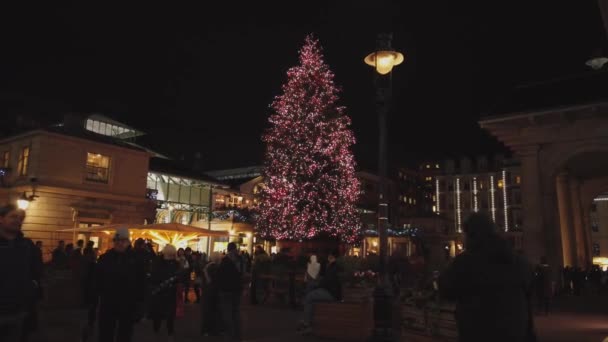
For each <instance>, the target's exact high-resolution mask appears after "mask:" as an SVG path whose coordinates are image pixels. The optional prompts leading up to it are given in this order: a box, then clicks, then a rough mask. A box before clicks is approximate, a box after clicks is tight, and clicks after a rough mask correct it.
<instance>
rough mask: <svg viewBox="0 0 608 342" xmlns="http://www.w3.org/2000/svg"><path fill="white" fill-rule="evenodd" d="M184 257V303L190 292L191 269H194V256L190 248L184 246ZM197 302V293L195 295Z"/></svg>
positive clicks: (187, 301) (186, 301)
mask: <svg viewBox="0 0 608 342" xmlns="http://www.w3.org/2000/svg"><path fill="white" fill-rule="evenodd" d="M184 258H185V259H186V264H185V265H184V267H185V269H184V271H185V272H184V280H183V284H184V303H189V302H190V300H188V294H189V293H190V285H191V284H192V271H193V269H194V260H193V259H194V258H193V256H192V248H190V247H186V249H185V250H184ZM196 298H197V302H198V299H199V298H198V295H197V296H196Z"/></svg>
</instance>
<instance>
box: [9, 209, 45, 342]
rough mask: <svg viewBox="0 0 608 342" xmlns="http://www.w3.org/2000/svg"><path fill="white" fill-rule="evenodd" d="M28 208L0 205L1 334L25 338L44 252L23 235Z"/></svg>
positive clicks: (11, 340)
mask: <svg viewBox="0 0 608 342" xmlns="http://www.w3.org/2000/svg"><path fill="white" fill-rule="evenodd" d="M24 219H25V212H24V211H23V210H20V209H18V208H17V207H15V206H14V205H6V206H3V207H0V336H1V337H2V341H7V342H18V341H22V339H23V340H25V336H23V334H27V332H28V331H27V330H28V329H27V327H26V329H24V327H23V324H24V320H25V318H26V316H27V314H28V312H29V311H31V310H32V308H33V306H34V302H35V300H36V297H37V293H38V287H39V283H40V277H41V274H42V255H41V253H40V251H39V250H38V249H37V248H36V246H35V245H34V243H33V242H32V241H31V240H30V239H26V238H24V237H23V234H22V233H21V224H22V223H23V220H24Z"/></svg>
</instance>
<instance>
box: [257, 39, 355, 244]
mask: <svg viewBox="0 0 608 342" xmlns="http://www.w3.org/2000/svg"><path fill="white" fill-rule="evenodd" d="M333 79H334V75H333V73H332V72H331V71H330V70H329V67H328V66H327V64H325V63H324V61H323V55H322V52H321V47H320V46H319V42H318V41H317V40H316V39H314V38H313V37H311V36H308V37H307V38H306V41H305V44H304V46H303V47H302V49H301V50H300V64H299V65H298V66H295V67H293V68H291V69H289V71H288V72H287V83H285V84H284V85H283V87H282V89H283V94H282V95H280V96H277V97H276V98H275V100H274V102H273V103H272V105H271V108H272V109H273V114H272V115H271V116H270V119H269V122H270V128H269V129H268V131H267V132H266V133H265V135H264V137H263V141H264V142H265V143H266V156H265V188H264V189H263V191H262V200H261V203H260V206H259V218H258V221H257V226H258V230H259V231H260V232H262V233H263V234H264V235H266V236H267V237H273V238H276V239H278V240H301V239H311V238H315V237H319V236H330V237H336V238H340V239H341V240H342V241H344V242H349V243H352V242H354V241H355V240H356V239H357V238H358V236H359V231H360V223H359V217H358V214H357V210H356V202H357V199H358V196H359V181H358V180H357V178H356V176H355V161H354V157H353V153H352V151H351V147H352V145H353V144H354V143H355V138H354V135H353V132H352V131H351V130H350V118H349V117H348V116H346V115H345V113H344V109H345V108H344V107H341V106H338V105H337V104H336V102H337V101H338V93H339V90H338V88H337V87H336V86H335V85H334V81H333Z"/></svg>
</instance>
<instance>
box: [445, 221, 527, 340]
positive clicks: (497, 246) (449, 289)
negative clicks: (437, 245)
mask: <svg viewBox="0 0 608 342" xmlns="http://www.w3.org/2000/svg"><path fill="white" fill-rule="evenodd" d="M464 233H465V247H466V249H465V251H464V252H463V253H461V254H459V255H458V256H457V257H456V258H454V260H453V262H452V264H451V265H449V266H448V268H447V269H446V270H445V271H444V272H443V273H442V274H441V275H440V277H439V295H440V296H441V298H442V299H446V300H454V301H456V322H457V326H458V334H459V341H509V342H528V341H536V336H535V332H534V325H533V316H532V303H531V295H532V284H533V269H532V266H531V265H530V264H529V263H528V262H527V261H526V260H525V259H524V258H523V256H521V255H518V254H516V253H514V252H513V250H512V248H511V246H510V245H509V244H508V242H507V241H505V240H504V239H503V238H502V237H500V235H499V234H498V233H497V229H496V226H495V225H494V222H493V221H492V220H491V219H490V218H489V217H488V216H487V215H485V214H481V213H475V214H472V215H471V216H470V217H469V218H468V219H467V220H466V221H465V224H464Z"/></svg>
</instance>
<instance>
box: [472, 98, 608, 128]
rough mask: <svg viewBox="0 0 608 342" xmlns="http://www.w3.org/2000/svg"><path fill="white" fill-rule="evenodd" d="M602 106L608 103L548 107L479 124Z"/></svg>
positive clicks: (502, 116)
mask: <svg viewBox="0 0 608 342" xmlns="http://www.w3.org/2000/svg"><path fill="white" fill-rule="evenodd" d="M601 106H608V101H600V102H592V103H586V104H580V105H566V106H558V107H546V108H544V109H539V110H527V111H520V112H513V113H508V114H501V115H495V116H489V117H487V118H485V119H482V120H479V121H478V122H479V124H480V125H481V126H482V127H484V126H486V125H491V124H496V123H502V122H507V121H512V120H517V119H525V118H531V117H537V116H542V115H554V114H559V113H561V112H565V111H574V110H583V109H587V108H595V107H601Z"/></svg>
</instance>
